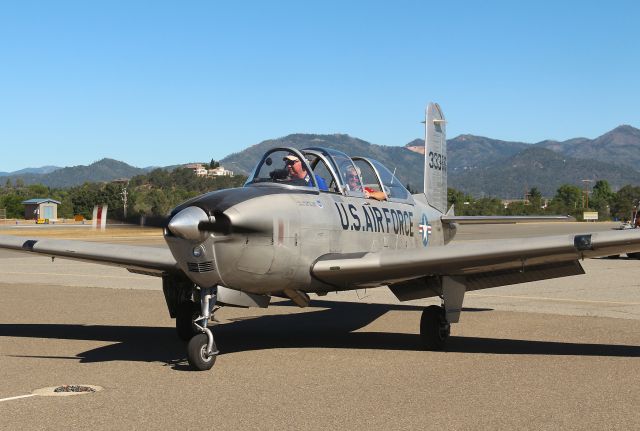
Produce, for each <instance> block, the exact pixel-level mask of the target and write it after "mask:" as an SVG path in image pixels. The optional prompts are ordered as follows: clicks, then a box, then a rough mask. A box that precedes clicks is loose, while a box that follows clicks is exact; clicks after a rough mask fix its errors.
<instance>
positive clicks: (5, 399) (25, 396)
mask: <svg viewBox="0 0 640 431" xmlns="http://www.w3.org/2000/svg"><path fill="white" fill-rule="evenodd" d="M35 396H36V394H29V395H18V396H17V397H9V398H0V403H1V402H3V401H11V400H17V399H20V398H29V397H35Z"/></svg>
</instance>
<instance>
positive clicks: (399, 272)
mask: <svg viewBox="0 0 640 431" xmlns="http://www.w3.org/2000/svg"><path fill="white" fill-rule="evenodd" d="M637 251H640V230H637V231H633V232H631V231H611V232H597V233H591V234H584V235H558V236H542V237H533V238H518V239H506V240H504V239H499V240H498V239H495V240H488V241H471V242H467V243H460V244H449V245H445V246H439V247H429V248H423V249H403V250H383V251H379V252H362V253H343V254H337V253H332V254H327V255H324V256H321V257H320V258H319V259H318V260H317V261H316V262H315V263H314V265H313V266H312V268H311V273H312V275H313V276H314V277H315V278H317V279H318V280H320V281H322V282H323V283H325V284H329V285H332V286H335V287H336V289H337V290H348V289H358V288H361V287H373V286H381V285H389V286H390V287H393V285H398V286H400V285H403V283H406V282H407V281H411V280H419V279H425V278H428V277H430V276H440V275H446V276H462V277H465V279H466V280H467V285H468V290H474V289H482V288H487V287H496V286H502V285H507V284H516V283H522V282H525V281H534V280H542V279H548V278H556V277H562V276H567V275H576V274H581V273H583V271H582V268H581V267H580V264H579V262H578V260H579V259H582V258H591V257H600V256H610V255H613V254H620V253H626V252H637Z"/></svg>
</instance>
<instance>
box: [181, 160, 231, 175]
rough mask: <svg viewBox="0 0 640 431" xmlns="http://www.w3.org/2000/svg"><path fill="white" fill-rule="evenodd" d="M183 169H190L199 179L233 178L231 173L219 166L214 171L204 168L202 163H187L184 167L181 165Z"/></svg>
mask: <svg viewBox="0 0 640 431" xmlns="http://www.w3.org/2000/svg"><path fill="white" fill-rule="evenodd" d="M182 167H183V168H185V169H191V170H192V171H193V173H194V174H196V175H197V176H199V177H223V176H229V177H232V176H233V171H228V170H226V169H225V168H224V166H219V167H217V168H214V169H207V168H205V167H204V164H202V163H188V164H186V165H182Z"/></svg>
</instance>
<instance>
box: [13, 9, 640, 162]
mask: <svg viewBox="0 0 640 431" xmlns="http://www.w3.org/2000/svg"><path fill="white" fill-rule="evenodd" d="M639 18H640V6H638V5H637V3H636V2H631V1H610V2H606V3H603V2H596V1H580V2H577V1H576V2H571V1H565V2H558V1H553V2H551V1H531V2H526V3H524V2H514V1H503V2H498V1H468V2H463V1H447V2H443V1H438V2H435V1H396V2H389V1H380V2H378V1H335V2H334V1H329V0H323V1H318V2H315V1H304V2H301V1H291V2H285V1H282V2H266V1H264V2H242V1H238V2H215V1H188V2H167V1H164V2H163V1H148V2H145V1H101V2H100V1H91V2H88V1H63V0H57V1H28V0H27V1H20V2H4V3H2V4H0V58H1V63H0V64H1V65H2V67H0V147H1V148H2V150H1V151H0V154H1V155H0V171H13V170H17V169H21V168H25V167H27V166H43V165H58V166H72V165H77V164H88V163H91V162H93V161H96V160H99V159H101V158H103V157H111V158H115V159H118V160H122V161H125V162H127V163H129V164H132V165H134V166H140V167H143V166H149V165H170V164H176V163H186V162H189V161H200V160H209V159H211V158H215V159H221V158H223V157H224V156H226V155H228V154H229V153H232V152H235V151H240V150H242V149H244V148H246V147H248V146H250V145H253V144H257V143H259V142H260V141H262V140H265V139H271V138H277V137H281V136H285V135H287V134H289V133H298V132H301V133H347V134H349V135H352V136H355V137H359V138H362V139H365V140H367V141H369V142H371V143H375V144H381V145H404V144H406V143H407V142H409V141H410V140H412V139H414V138H418V137H421V136H422V134H423V129H422V126H421V125H420V121H421V120H422V117H423V115H424V114H423V112H424V107H425V105H426V104H427V103H428V102H429V101H432V100H433V101H437V102H439V103H440V105H441V106H442V108H443V110H444V112H445V115H446V117H447V120H448V136H449V137H454V136H457V135H459V134H463V133H470V134H475V135H482V136H488V137H491V138H496V139H503V140H517V141H523V142H538V141H540V140H543V139H559V140H564V139H569V138H573V137H578V136H584V137H588V138H594V137H596V136H599V135H601V134H602V133H605V132H607V131H609V130H611V129H612V128H614V127H616V126H618V125H620V124H630V125H632V126H634V127H640V115H639V114H640V109H639V106H640V85H639V84H638V77H639V76H640V55H639V54H638V47H637V46H638V43H639V42H640V26H639V25H638V24H637V23H638V19H639Z"/></svg>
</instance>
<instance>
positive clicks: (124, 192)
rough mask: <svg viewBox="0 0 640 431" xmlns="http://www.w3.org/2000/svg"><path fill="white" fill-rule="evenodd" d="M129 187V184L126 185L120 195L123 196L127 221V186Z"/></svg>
mask: <svg viewBox="0 0 640 431" xmlns="http://www.w3.org/2000/svg"><path fill="white" fill-rule="evenodd" d="M128 185H129V183H126V184H125V185H124V187H123V188H122V192H120V194H121V195H122V203H123V206H124V219H125V220H126V219H127V186H128Z"/></svg>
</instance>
